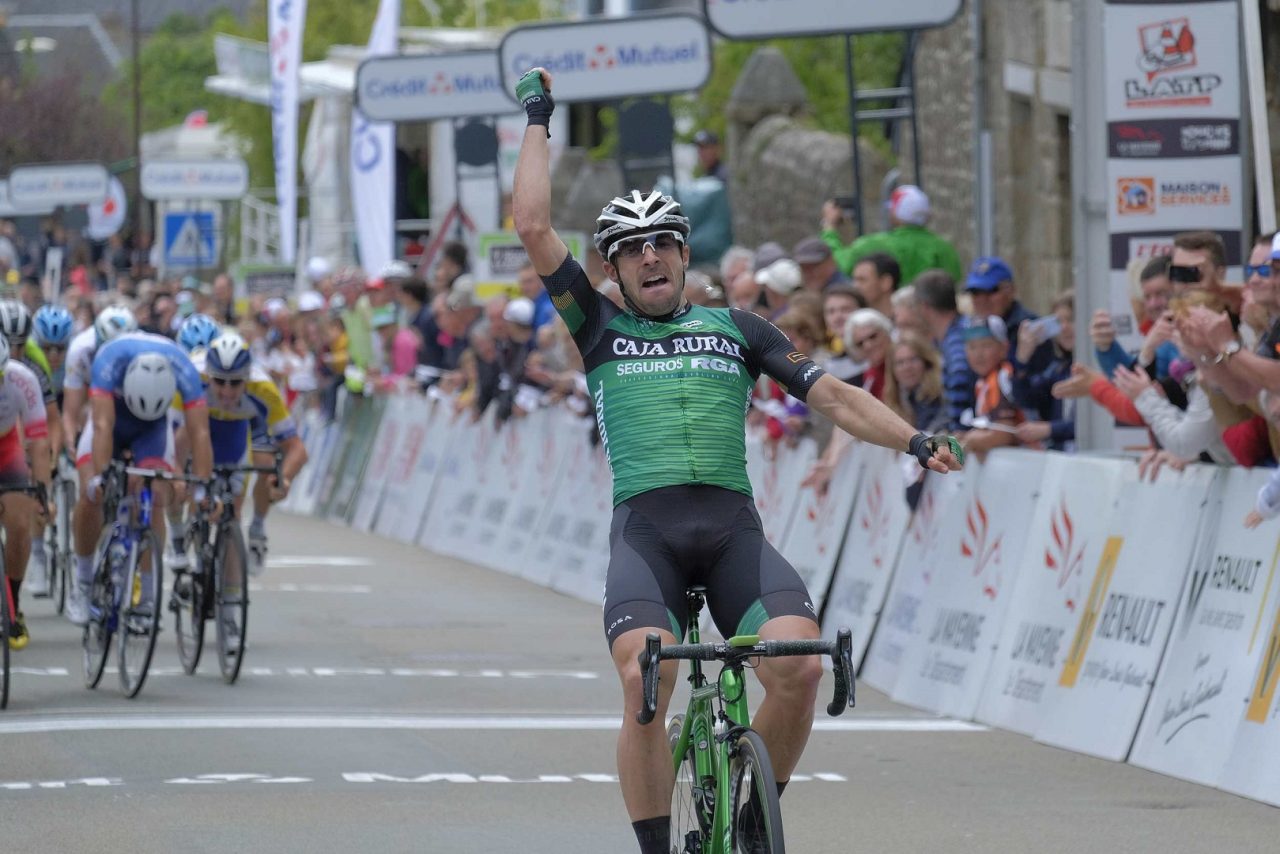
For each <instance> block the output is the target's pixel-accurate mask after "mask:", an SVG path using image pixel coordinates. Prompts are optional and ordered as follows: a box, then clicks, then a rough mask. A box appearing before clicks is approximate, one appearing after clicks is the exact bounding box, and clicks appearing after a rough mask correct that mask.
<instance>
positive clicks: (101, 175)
mask: <svg viewBox="0 0 1280 854" xmlns="http://www.w3.org/2000/svg"><path fill="white" fill-rule="evenodd" d="M110 187H111V177H110V176H109V175H108V174H107V167H105V166H103V165H102V164H101V163H42V164H39V165H29V166H15V167H14V169H13V171H12V172H11V173H9V201H10V202H12V203H13V206H14V207H16V208H18V209H19V210H44V209H47V208H51V207H58V206H60V205H89V204H93V203H94V202H101V201H103V200H104V199H106V197H107V193H108V192H109V190H110Z"/></svg>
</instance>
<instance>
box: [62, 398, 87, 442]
mask: <svg viewBox="0 0 1280 854" xmlns="http://www.w3.org/2000/svg"><path fill="white" fill-rule="evenodd" d="M84 398H85V390H84V389H82V388H71V387H70V386H65V385H64V386H63V389H62V441H63V444H64V446H65V447H66V449H67V453H68V454H70V455H71V458H72V459H75V456H76V439H78V438H80V421H81V417H82V416H83V414H84Z"/></svg>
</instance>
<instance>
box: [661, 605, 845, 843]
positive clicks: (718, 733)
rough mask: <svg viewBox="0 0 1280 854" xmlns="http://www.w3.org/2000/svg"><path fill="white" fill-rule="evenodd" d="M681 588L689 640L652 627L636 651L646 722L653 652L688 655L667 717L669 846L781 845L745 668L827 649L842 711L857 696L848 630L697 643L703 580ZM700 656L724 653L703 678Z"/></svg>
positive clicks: (835, 711)
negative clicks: (684, 698) (664, 635)
mask: <svg viewBox="0 0 1280 854" xmlns="http://www.w3.org/2000/svg"><path fill="white" fill-rule="evenodd" d="M687 597H688V603H689V639H690V641H691V643H687V644H676V645H672V646H663V645H662V641H661V639H660V638H659V636H658V634H657V633H656V632H655V633H650V634H649V636H648V637H647V639H646V643H645V649H644V651H643V652H641V653H640V672H641V678H642V680H643V682H644V705H643V706H642V707H641V709H640V711H639V712H636V719H637V720H638V721H639V722H640V723H641V724H648V723H650V722H651V721H652V720H653V718H654V715H656V714H657V710H658V675H659V667H658V662H660V661H665V660H671V659H683V660H687V661H688V662H689V671H690V672H689V684H690V685H691V686H692V691H691V692H690V695H689V705H688V708H687V709H686V710H685V713H684V714H683V715H676V716H675V717H674V718H672V719H671V723H670V724H669V725H668V726H667V742H668V744H669V745H670V747H671V761H672V762H673V763H674V765H675V770H676V784H675V788H674V789H673V790H672V796H671V844H672V846H674V847H673V850H674V851H675V852H678V854H733V852H747V851H751V852H761V854H783V852H784V851H785V843H784V842H783V837H782V808H781V806H780V805H779V803H778V789H777V785H776V783H775V782H774V776H773V765H772V763H771V762H770V761H769V751H768V749H767V748H766V747H765V743H764V740H763V739H761V738H760V735H759V733H757V732H756V731H755V730H753V729H752V728H751V720H750V715H749V714H748V711H747V688H746V675H745V671H746V669H747V668H748V667H753V666H754V662H755V661H756V660H758V659H760V658H776V657H779V656H792V655H825V656H830V658H831V664H832V668H833V670H834V674H835V696H834V697H833V698H832V700H831V702H830V703H829V704H828V705H827V713H828V714H830V715H832V716H835V715H839V714H841V713H842V712H843V711H844V710H845V709H846V708H853V703H854V694H853V679H854V670H853V655H852V649H853V642H852V639H851V635H850V633H849V630H848V629H841V630H840V631H839V632H838V633H837V634H836V639H835V640H834V641H823V640H761V639H760V637H759V636H758V635H738V636H735V637H732V638H729V639H728V640H727V641H725V642H723V643H698V637H699V635H698V619H699V616H700V615H701V613H702V607H703V605H704V604H705V602H706V588H704V587H701V586H696V587H690V588H689V590H688V592H687ZM704 661H719V662H721V663H723V665H724V666H723V667H722V668H721V670H720V676H719V677H718V678H717V679H716V680H715V682H712V683H708V682H707V679H706V677H705V676H704V675H703V673H702V662H704Z"/></svg>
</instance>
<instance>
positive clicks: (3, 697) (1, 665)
mask: <svg viewBox="0 0 1280 854" xmlns="http://www.w3.org/2000/svg"><path fill="white" fill-rule="evenodd" d="M12 608H13V604H12V600H11V599H10V598H9V579H8V578H6V577H5V574H4V559H3V558H2V557H0V709H7V708H8V707H9V616H10V614H11V613H12Z"/></svg>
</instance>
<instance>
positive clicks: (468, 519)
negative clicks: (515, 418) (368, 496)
mask: <svg viewBox="0 0 1280 854" xmlns="http://www.w3.org/2000/svg"><path fill="white" fill-rule="evenodd" d="M453 426H454V429H453V430H452V431H451V432H450V440H451V441H450V442H449V445H448V447H447V448H445V451H444V457H443V458H442V459H441V461H440V469H439V471H438V472H436V482H435V488H434V497H433V499H432V502H431V508H430V512H429V513H428V514H427V523H426V525H425V526H424V527H423V529H422V533H421V535H419V537H418V544H419V545H421V546H423V547H424V548H428V549H430V550H431V551H433V552H437V553H439V554H445V555H449V556H450V557H461V558H463V559H465V557H466V554H467V549H468V548H469V546H470V544H471V532H472V531H473V530H474V529H475V527H476V516H477V513H478V508H479V506H480V496H481V495H482V494H483V492H484V490H485V488H486V485H487V483H488V479H487V475H488V472H487V471H486V465H487V463H488V455H489V452H490V450H491V449H492V448H493V447H494V445H495V444H496V438H497V437H496V434H495V431H494V427H493V408H492V407H490V409H489V411H488V412H486V413H485V415H484V416H483V417H482V418H481V419H480V420H479V421H477V422H475V423H471V419H470V413H467V414H465V415H461V416H457V417H456V418H455V420H454V425H453Z"/></svg>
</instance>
